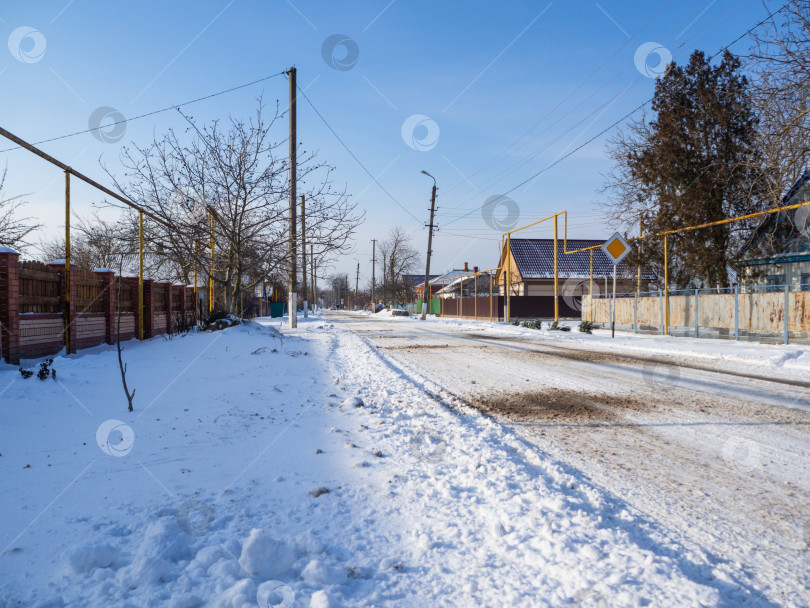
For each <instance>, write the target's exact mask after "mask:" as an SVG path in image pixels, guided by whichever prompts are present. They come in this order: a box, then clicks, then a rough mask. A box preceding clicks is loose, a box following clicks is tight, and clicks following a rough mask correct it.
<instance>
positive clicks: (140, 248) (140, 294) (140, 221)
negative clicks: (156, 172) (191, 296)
mask: <svg viewBox="0 0 810 608" xmlns="http://www.w3.org/2000/svg"><path fill="white" fill-rule="evenodd" d="M138 340H143V211H140V212H139V213H138Z"/></svg>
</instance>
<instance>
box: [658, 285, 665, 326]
mask: <svg viewBox="0 0 810 608" xmlns="http://www.w3.org/2000/svg"><path fill="white" fill-rule="evenodd" d="M658 310H659V311H660V312H661V335H662V336H663V335H664V294H663V292H662V291H661V290H660V289H659V290H658Z"/></svg>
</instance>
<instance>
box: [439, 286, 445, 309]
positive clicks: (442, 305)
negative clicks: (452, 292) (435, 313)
mask: <svg viewBox="0 0 810 608" xmlns="http://www.w3.org/2000/svg"><path fill="white" fill-rule="evenodd" d="M442 291H444V281H442ZM439 316H441V317H443V316H444V294H441V293H440V294H439Z"/></svg>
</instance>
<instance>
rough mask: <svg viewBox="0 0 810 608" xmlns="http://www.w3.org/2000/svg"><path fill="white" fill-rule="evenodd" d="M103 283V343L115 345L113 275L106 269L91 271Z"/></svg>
mask: <svg viewBox="0 0 810 608" xmlns="http://www.w3.org/2000/svg"><path fill="white" fill-rule="evenodd" d="M93 272H94V273H95V274H96V275H97V276H98V278H99V279H101V280H102V281H103V282H104V285H103V287H102V292H101V305H102V307H103V308H104V341H105V342H106V343H107V344H115V273H114V272H113V271H112V270H108V269H106V268H99V269H97V270H94V271H93Z"/></svg>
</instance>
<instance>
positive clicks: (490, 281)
mask: <svg viewBox="0 0 810 608" xmlns="http://www.w3.org/2000/svg"><path fill="white" fill-rule="evenodd" d="M489 320H490V321H492V271H491V270H490V271H489Z"/></svg>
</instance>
